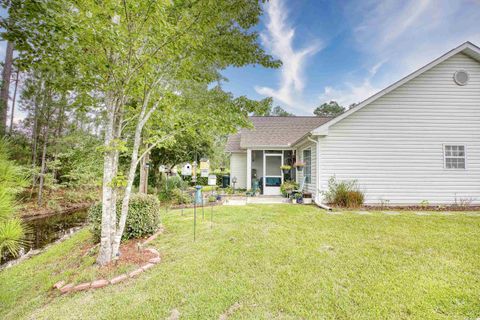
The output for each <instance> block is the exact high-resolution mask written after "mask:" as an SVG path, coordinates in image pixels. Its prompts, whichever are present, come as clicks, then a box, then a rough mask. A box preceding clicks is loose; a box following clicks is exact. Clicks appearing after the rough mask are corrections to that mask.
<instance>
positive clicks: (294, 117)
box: [248, 116, 331, 119]
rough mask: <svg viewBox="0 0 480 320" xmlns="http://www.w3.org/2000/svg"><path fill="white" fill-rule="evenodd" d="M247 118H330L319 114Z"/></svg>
mask: <svg viewBox="0 0 480 320" xmlns="http://www.w3.org/2000/svg"><path fill="white" fill-rule="evenodd" d="M248 117H249V118H279V119H281V118H318V119H330V118H331V117H319V116H248Z"/></svg>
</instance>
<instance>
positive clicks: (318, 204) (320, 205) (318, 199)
mask: <svg viewBox="0 0 480 320" xmlns="http://www.w3.org/2000/svg"><path fill="white" fill-rule="evenodd" d="M307 139H308V140H309V141H311V142H315V147H316V150H317V151H316V153H317V157H316V160H317V163H316V164H315V165H316V166H317V174H316V175H315V180H316V188H317V191H316V192H315V204H316V205H317V206H319V207H320V208H322V209H325V210H328V211H332V208H330V207H329V206H327V205H325V204H323V203H321V202H320V196H319V194H318V191H319V187H320V168H319V166H318V163H319V161H318V159H319V158H318V157H319V156H320V155H319V152H318V141H317V140H314V139H312V138H311V137H310V136H308V137H307Z"/></svg>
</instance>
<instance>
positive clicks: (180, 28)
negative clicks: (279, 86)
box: [9, 0, 279, 265]
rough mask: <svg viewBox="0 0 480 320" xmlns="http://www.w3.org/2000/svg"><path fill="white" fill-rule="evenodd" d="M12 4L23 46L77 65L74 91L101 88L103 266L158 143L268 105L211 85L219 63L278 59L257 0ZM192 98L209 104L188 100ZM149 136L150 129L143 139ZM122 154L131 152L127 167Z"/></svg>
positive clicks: (233, 124) (95, 92) (237, 121)
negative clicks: (267, 43)
mask: <svg viewBox="0 0 480 320" xmlns="http://www.w3.org/2000/svg"><path fill="white" fill-rule="evenodd" d="M11 11H13V12H15V13H16V14H17V16H18V19H14V20H15V21H16V22H17V24H16V25H14V26H9V28H10V32H11V34H13V35H17V37H18V38H19V39H18V40H17V39H16V40H15V43H16V44H17V48H19V50H23V52H25V53H24V54H23V55H24V56H25V57H29V58H30V60H29V61H36V60H38V59H39V58H38V55H43V56H46V57H47V58H49V57H51V56H53V57H55V58H56V59H55V61H54V62H53V61H52V63H55V64H62V63H63V64H64V65H70V64H71V65H72V66H73V68H74V73H75V77H76V79H77V81H76V86H75V90H76V91H77V94H78V95H82V94H83V95H85V96H90V97H96V99H98V103H95V104H94V105H95V106H97V108H99V110H101V112H102V113H104V115H105V119H106V121H105V123H104V125H103V129H104V143H103V153H104V158H103V162H104V166H103V183H102V231H101V245H100V252H99V256H98V258H97V262H98V263H99V264H100V265H104V264H107V263H109V262H110V261H111V260H112V259H113V258H114V257H115V256H116V255H117V254H118V250H119V245H120V241H121V237H122V234H123V231H124V227H125V221H126V218H127V215H128V206H129V201H130V195H131V192H132V187H133V181H134V177H135V173H136V171H137V168H138V164H139V163H140V161H141V159H142V158H143V157H144V156H145V155H146V154H148V152H149V151H150V150H151V149H152V148H154V147H155V146H157V145H160V144H162V143H166V142H167V141H169V140H170V139H172V137H173V136H174V135H175V132H179V131H182V130H194V128H195V127H197V126H206V125H209V124H212V120H214V121H217V122H220V121H223V124H222V126H223V128H224V129H225V130H235V129H236V128H237V126H239V125H244V124H246V123H247V121H248V118H247V115H248V113H249V112H253V111H255V110H256V108H260V107H263V105H264V102H262V103H257V102H254V101H251V100H249V99H247V98H245V97H239V98H234V97H233V96H232V95H231V94H229V93H226V92H223V91H222V90H221V89H220V87H216V88H213V89H212V88H211V85H212V83H215V82H216V83H221V82H222V81H223V80H224V79H223V77H222V75H221V70H222V69H225V68H227V67H230V66H233V67H240V66H244V65H247V64H260V65H262V66H265V67H278V66H279V62H278V61H275V60H273V59H272V58H271V57H270V56H268V55H266V54H265V53H264V52H263V50H262V49H261V48H260V46H259V45H258V35H257V34H256V33H255V32H254V31H252V30H251V29H252V27H253V26H254V25H255V24H256V23H257V22H258V19H259V15H260V14H261V4H260V3H259V2H257V1H252V0H226V1H147V0H142V1H117V0H104V1H101V2H97V1H89V0H77V1H71V2H68V3H64V2H56V1H47V0H46V1H43V2H41V3H36V4H29V5H28V6H27V7H24V6H22V5H18V6H16V7H15V10H11ZM26 11H28V12H26ZM32 21H33V22H34V21H36V22H38V21H41V22H42V23H41V26H40V28H41V30H42V34H45V35H49V36H51V35H53V37H50V39H49V41H47V39H46V37H45V38H44V39H43V40H42V39H39V37H40V38H41V37H42V35H41V34H40V33H39V32H38V31H34V32H32V31H30V30H29V27H32V25H33V24H34V23H33V22H32ZM36 30H38V28H37V29H36ZM22 39H23V40H22ZM52 41H53V43H52ZM47 42H48V43H47ZM195 99H198V100H199V101H202V100H203V101H207V100H208V104H207V105H198V104H196V109H195V110H192V109H190V108H187V106H192V105H195V103H191V102H192V101H194V100H195ZM185 101H190V103H189V104H186V103H185ZM220 102H221V103H224V105H221V104H220ZM222 108H223V109H222ZM146 128H148V131H149V132H148V135H145V130H146ZM143 136H148V139H147V140H146V141H144V143H142V137H143ZM142 145H144V146H148V147H146V148H143V149H142ZM120 154H128V159H129V164H128V169H127V171H126V172H125V173H124V172H121V170H120V169H119V157H120ZM118 199H121V215H120V218H119V219H117V216H116V211H117V208H116V203H117V200H118Z"/></svg>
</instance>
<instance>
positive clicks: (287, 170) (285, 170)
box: [282, 169, 290, 174]
mask: <svg viewBox="0 0 480 320" xmlns="http://www.w3.org/2000/svg"><path fill="white" fill-rule="evenodd" d="M282 171H283V174H288V173H289V172H290V169H282Z"/></svg>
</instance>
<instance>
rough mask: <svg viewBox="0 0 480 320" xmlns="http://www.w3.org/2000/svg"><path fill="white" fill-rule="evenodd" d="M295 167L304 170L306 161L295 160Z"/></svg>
mask: <svg viewBox="0 0 480 320" xmlns="http://www.w3.org/2000/svg"><path fill="white" fill-rule="evenodd" d="M294 167H295V168H297V170H298V171H302V170H303V167H305V163H303V162H302V161H297V162H295V164H294Z"/></svg>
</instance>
